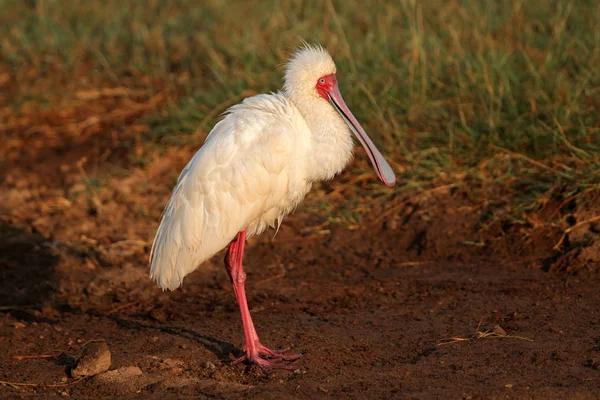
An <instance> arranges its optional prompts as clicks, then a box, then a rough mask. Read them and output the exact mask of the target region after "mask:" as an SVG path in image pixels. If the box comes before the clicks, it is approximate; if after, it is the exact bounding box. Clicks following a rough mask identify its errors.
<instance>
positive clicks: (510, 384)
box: [504, 383, 513, 389]
mask: <svg viewBox="0 0 600 400" xmlns="http://www.w3.org/2000/svg"><path fill="white" fill-rule="evenodd" d="M504 387H505V388H507V389H512V388H513V384H512V383H507V384H506V385H504Z"/></svg>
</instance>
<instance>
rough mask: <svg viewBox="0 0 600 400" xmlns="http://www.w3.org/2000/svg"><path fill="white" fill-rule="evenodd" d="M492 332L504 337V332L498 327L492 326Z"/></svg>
mask: <svg viewBox="0 0 600 400" xmlns="http://www.w3.org/2000/svg"><path fill="white" fill-rule="evenodd" d="M493 332H494V333H495V334H496V335H498V336H506V331H505V330H504V329H502V327H501V326H500V325H496V326H494V330H493Z"/></svg>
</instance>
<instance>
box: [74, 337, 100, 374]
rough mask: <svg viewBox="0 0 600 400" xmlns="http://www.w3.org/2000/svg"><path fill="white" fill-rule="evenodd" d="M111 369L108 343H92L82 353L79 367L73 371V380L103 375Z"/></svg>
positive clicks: (78, 361)
mask: <svg viewBox="0 0 600 400" xmlns="http://www.w3.org/2000/svg"><path fill="white" fill-rule="evenodd" d="M109 368H110V351H109V350H108V345H107V344H106V342H90V343H88V344H87V345H85V346H84V348H83V349H82V351H81V357H79V360H77V366H76V367H75V368H74V369H73V370H72V371H71V376H72V377H73V378H83V377H89V376H94V375H98V374H101V373H103V372H106V371H108V369H109Z"/></svg>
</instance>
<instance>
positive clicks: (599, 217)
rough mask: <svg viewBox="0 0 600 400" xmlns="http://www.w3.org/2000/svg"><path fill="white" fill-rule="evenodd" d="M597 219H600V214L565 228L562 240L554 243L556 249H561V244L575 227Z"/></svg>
mask: <svg viewBox="0 0 600 400" xmlns="http://www.w3.org/2000/svg"><path fill="white" fill-rule="evenodd" d="M595 221H600V215H597V216H595V217H592V218H589V219H586V220H585V221H580V222H578V223H576V224H575V225H573V226H572V227H570V228H567V229H565V230H564V231H563V234H562V236H561V237H560V240H559V241H558V242H557V243H556V244H555V245H554V250H558V249H560V246H561V245H562V244H563V242H564V241H565V238H566V237H567V235H568V234H569V233H571V232H573V231H574V230H575V229H577V228H579V227H581V226H583V225H587V224H591V223H592V222H595Z"/></svg>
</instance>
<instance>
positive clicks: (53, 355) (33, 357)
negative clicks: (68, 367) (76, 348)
mask: <svg viewBox="0 0 600 400" xmlns="http://www.w3.org/2000/svg"><path fill="white" fill-rule="evenodd" d="M63 354H65V352H64V351H61V352H57V353H50V354H33V355H29V356H13V358H14V359H15V360H38V359H44V358H58V357H60V356H62V355H63Z"/></svg>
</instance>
